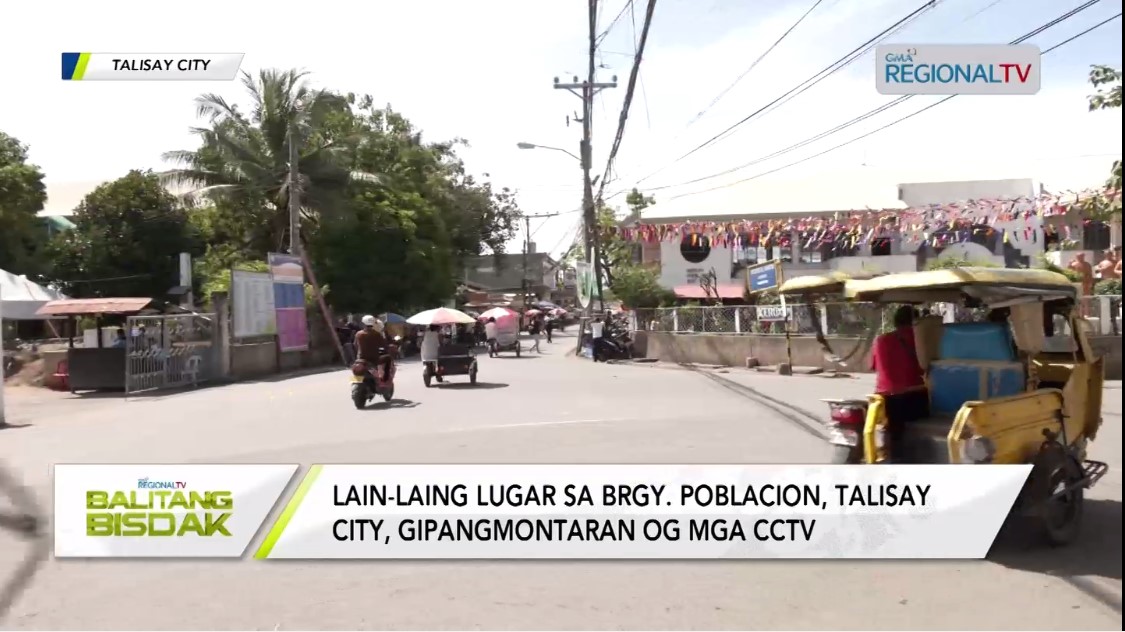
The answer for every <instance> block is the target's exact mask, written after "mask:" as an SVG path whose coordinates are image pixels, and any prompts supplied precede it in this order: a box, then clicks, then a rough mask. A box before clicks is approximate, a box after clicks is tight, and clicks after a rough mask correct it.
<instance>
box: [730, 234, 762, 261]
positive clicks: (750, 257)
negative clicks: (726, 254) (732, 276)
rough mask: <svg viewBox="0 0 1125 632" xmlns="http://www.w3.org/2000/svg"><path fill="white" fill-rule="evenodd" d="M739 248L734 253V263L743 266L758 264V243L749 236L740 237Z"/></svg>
mask: <svg viewBox="0 0 1125 632" xmlns="http://www.w3.org/2000/svg"><path fill="white" fill-rule="evenodd" d="M738 243H739V247H738V248H736V249H735V251H734V262H735V263H737V264H741V265H742V266H752V265H755V264H756V263H758V250H759V248H758V241H757V239H756V238H755V237H754V236H752V235H749V234H743V235H739V242H738Z"/></svg>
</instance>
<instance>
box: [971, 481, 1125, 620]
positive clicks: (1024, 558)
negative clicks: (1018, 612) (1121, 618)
mask: <svg viewBox="0 0 1125 632" xmlns="http://www.w3.org/2000/svg"><path fill="white" fill-rule="evenodd" d="M1082 521H1083V524H1082V533H1081V535H1080V536H1079V539H1078V540H1076V541H1075V542H1074V543H1073V544H1071V545H1070V546H1066V547H1060V548H1052V547H1051V546H1050V545H1048V544H1046V543H1045V542H1043V540H1042V539H1041V538H1039V537H1037V531H1036V530H1035V529H1034V524H1029V523H1028V522H1027V521H1024V520H1011V521H1010V523H1011V524H1009V525H1005V527H1004V529H1003V530H1001V532H1000V533H1001V535H1000V537H999V538H997V540H996V544H995V545H993V547H992V551H990V552H989V555H988V560H989V561H991V562H995V563H997V564H1000V565H1002V566H1006V567H1008V568H1012V569H1017V570H1022V571H1029V572H1032V573H1042V574H1044V575H1051V576H1054V577H1059V578H1062V579H1064V580H1066V581H1067V582H1068V583H1070V584H1071V585H1073V586H1075V587H1076V588H1078V589H1079V590H1081V591H1082V592H1085V593H1087V594H1088V595H1090V596H1091V597H1093V598H1095V599H1097V600H1099V601H1101V602H1102V603H1104V604H1106V605H1108V606H1110V607H1111V608H1113V609H1115V610H1117V611H1118V612H1120V611H1121V595H1120V594H1119V593H1118V594H1116V595H1111V594H1102V593H1103V592H1108V591H1106V590H1105V589H1104V588H1100V587H1098V586H1096V585H1092V584H1090V582H1088V580H1087V579H1086V578H1089V577H1095V578H1102V579H1108V580H1111V581H1117V582H1120V581H1121V501H1119V500H1104V499H1089V498H1088V499H1086V501H1085V503H1084V505H1083V516H1082Z"/></svg>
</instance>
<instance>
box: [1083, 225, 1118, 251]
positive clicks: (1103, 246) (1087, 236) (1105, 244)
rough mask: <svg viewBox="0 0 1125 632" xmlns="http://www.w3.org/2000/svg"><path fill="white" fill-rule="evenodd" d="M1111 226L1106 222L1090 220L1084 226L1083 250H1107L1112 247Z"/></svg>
mask: <svg viewBox="0 0 1125 632" xmlns="http://www.w3.org/2000/svg"><path fill="white" fill-rule="evenodd" d="M1109 233H1110V231H1109V226H1108V225H1107V224H1106V223H1105V222H1098V221H1089V222H1086V224H1085V225H1083V226H1082V249H1083V250H1097V251H1101V250H1107V249H1109V247H1110V241H1111V240H1110V234H1109Z"/></svg>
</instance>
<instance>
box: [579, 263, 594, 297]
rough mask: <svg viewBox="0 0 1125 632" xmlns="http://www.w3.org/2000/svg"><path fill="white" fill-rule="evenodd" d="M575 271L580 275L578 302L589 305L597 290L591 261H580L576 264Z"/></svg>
mask: <svg viewBox="0 0 1125 632" xmlns="http://www.w3.org/2000/svg"><path fill="white" fill-rule="evenodd" d="M574 271H575V273H576V275H577V277H578V279H577V280H578V304H579V305H581V306H582V307H589V306H590V300H591V299H592V298H593V296H594V292H595V291H596V290H595V287H596V286H595V282H594V271H593V268H592V267H591V266H590V264H589V263H586V262H585V261H579V262H577V263H575V264H574Z"/></svg>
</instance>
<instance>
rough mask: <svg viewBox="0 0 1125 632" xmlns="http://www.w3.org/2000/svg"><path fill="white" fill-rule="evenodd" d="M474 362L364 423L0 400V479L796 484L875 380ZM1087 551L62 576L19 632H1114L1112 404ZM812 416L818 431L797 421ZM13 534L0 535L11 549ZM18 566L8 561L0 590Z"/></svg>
mask: <svg viewBox="0 0 1125 632" xmlns="http://www.w3.org/2000/svg"><path fill="white" fill-rule="evenodd" d="M573 342H574V341H573V338H570V337H565V338H563V339H561V340H559V341H556V342H555V344H552V345H547V344H546V343H544V344H543V345H542V346H543V349H544V352H545V353H544V354H543V355H541V356H536V355H525V356H524V357H522V358H519V359H517V358H514V357H509V356H505V357H501V358H496V359H489V358H487V357H483V358H482V360H481V372H480V384H478V385H477V386H476V387H470V386H469V385H468V384H467V380H465V379H458V378H453V379H451V380H450V383H449V384H447V385H444V386H442V387H439V388H431V389H426V388H425V387H424V386H423V384H422V379H421V369H420V367H419V366H418V365H417V364H416V363H406V364H403V365H402V366H401V367H400V373H399V383H398V387H397V394H396V397H397V398H396V399H395V400H394V401H392V402H390V403H387V404H382V403H380V404H373V405H372V406H371V407H370V408H369V409H368V410H364V411H357V410H355V409H354V408H353V407H352V404H351V402H350V400H349V398H348V375H347V373H346V372H345V371H342V370H340V371H332V372H326V373H319V374H312V375H305V376H300V377H289V378H285V379H275V380H268V381H260V382H246V383H239V384H234V385H229V386H222V387H215V388H205V389H200V390H198V391H194V392H188V393H178V394H172V395H166V396H161V397H142V398H134V399H130V400H128V401H125V400H122V399H121V398H119V397H93V398H81V399H79V398H75V397H72V396H70V395H69V394H66V395H59V394H53V393H50V394H48V393H44V392H42V391H31V390H27V389H9V390H8V392H7V400H8V401H7V403H8V407H9V412H8V415H9V423H10V424H12V427H10V428H8V429H4V430H0V459H2V460H3V462H5V463H7V464H8V465H9V466H11V467H14V468H15V469H17V470H18V471H19V472H20V473H21V475H22V476H23V477H24V478H25V480H26V481H27V482H28V483H29V485H31V486H32V487H33V489H34V490H35V491H36V493H37V494H39V495H40V497H41V498H42V499H43V502H44V504H48V503H49V494H50V488H49V480H50V476H49V467H48V466H49V464H50V463H60V462H63V463H65V462H247V463H252V462H274V463H276V462H299V463H302V464H305V465H308V464H311V463H318V462H320V463H332V462H337V463H346V462H352V463H364V462H367V463H475V462H480V463H504V462H509V463H527V462H540V463H584V462H588V463H662V462H664V463H685V462H687V463H709V462H714V463H732V462H745V463H809V462H814V463H816V462H823V461H824V460H825V459H826V457H827V451H826V447H825V445H824V443H823V441H822V440H821V439H820V438H818V437H817V436H816V432H815V428H814V427H813V426H814V425H815V424H814V423H813V421H812V419H811V418H810V417H813V418H815V417H816V416H817V415H819V414H820V412H821V411H820V406H821V404H820V403H819V402H818V401H817V399H818V398H820V397H836V396H841V395H862V394H864V393H866V392H867V391H869V390H870V388H871V384H870V380H869V379H866V378H863V379H825V378H815V377H789V378H783V377H778V376H771V375H761V374H755V373H749V372H744V371H738V370H730V371H720V372H713V371H712V372H708V371H697V370H685V369H664V368H656V367H649V366H629V365H601V364H598V365H595V364H594V363H592V362H590V361H583V360H580V359H577V358H573V357H568V356H567V355H566V352H567V351H570V350H572V349H573ZM1104 399H1105V401H1106V404H1105V409H1104V414H1105V427H1104V428H1103V431H1102V434H1101V436H1099V437H1098V441H1097V443H1096V444H1095V448H1094V450H1093V452H1092V455H1091V456H1092V457H1093V458H1099V459H1101V460H1104V461H1107V462H1109V463H1110V466H1111V468H1113V469H1112V471H1111V473H1110V474H1109V475H1108V476H1107V477H1106V478H1105V479H1104V480H1103V481H1102V482H1101V483H1099V485H1098V486H1097V487H1096V488H1095V489H1094V490H1093V491H1092V492H1091V494H1090V496H1089V499H1088V503H1087V506H1086V523H1085V527H1084V529H1085V532H1084V536H1083V539H1082V541H1080V542H1078V543H1077V544H1075V545H1074V546H1072V547H1070V548H1067V549H1059V550H1054V549H1044V548H1042V547H1041V546H1040V545H1038V544H1037V543H1034V542H1027V541H1025V540H1024V539H1022V538H1020V537H1018V534H1014V535H1008V536H1004V537H1002V538H1001V540H1000V542H999V543H998V544H997V545H996V547H995V548H994V551H993V553H992V554H991V556H990V559H989V560H986V561H949V562H864V563H857V562H846V561H823V562H757V561H755V562H736V561H715V562H703V561H701V562H674V563H672V562H580V561H573V562H463V563H450V562H393V563H386V562H366V561H354V562H316V563H305V562H300V563H290V562H281V561H275V562H255V561H252V560H251V561H240V562H220V561H206V562H203V561H184V562H176V561H135V562H118V561H106V560H99V561H69V560H68V561H55V560H52V561H50V562H48V563H47V565H46V568H45V569H44V570H43V571H42V572H41V573H40V575H39V576H38V577H37V578H36V581H35V583H34V584H33V585H32V586H31V588H30V589H29V590H28V592H27V593H26V594H25V595H24V596H23V597H22V598H21V599H20V600H19V602H18V603H17V604H16V606H15V607H14V609H13V611H12V612H11V613H10V615H9V617H8V619H7V620H6V621H3V622H0V626H3V627H10V628H13V629H117V630H140V629H145V630H164V629H169V630H172V629H257V630H299V629H388V628H389V629H477V628H483V629H511V630H515V629H522V630H546V629H888V630H890V629H894V630H902V629H975V630H979V629H1021V630H1027V629H1050V630H1070V629H1087V630H1088V629H1112V630H1117V629H1120V628H1119V627H1118V626H1119V625H1120V621H1121V613H1120V603H1121V394H1120V383H1115V384H1112V385H1110V386H1108V387H1107V393H1106V396H1105V398H1104ZM802 411H804V413H807V414H802ZM0 537H3V536H0ZM17 554H18V550H17V546H16V543H15V542H14V541H11V540H0V572H2V571H5V570H6V569H9V568H11V567H12V565H13V564H14V563H15V558H16V556H17Z"/></svg>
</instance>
